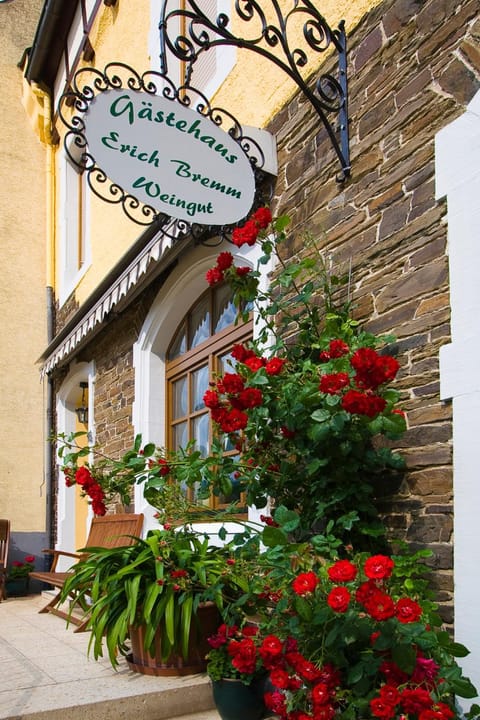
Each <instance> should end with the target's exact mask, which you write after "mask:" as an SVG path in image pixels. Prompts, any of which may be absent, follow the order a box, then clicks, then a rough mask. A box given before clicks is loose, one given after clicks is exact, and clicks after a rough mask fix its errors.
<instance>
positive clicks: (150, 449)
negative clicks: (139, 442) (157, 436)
mask: <svg viewBox="0 0 480 720" xmlns="http://www.w3.org/2000/svg"><path fill="white" fill-rule="evenodd" d="M155 450H156V446H155V445H154V443H148V445H145V447H144V448H143V457H151V456H152V455H153V453H154V452H155Z"/></svg>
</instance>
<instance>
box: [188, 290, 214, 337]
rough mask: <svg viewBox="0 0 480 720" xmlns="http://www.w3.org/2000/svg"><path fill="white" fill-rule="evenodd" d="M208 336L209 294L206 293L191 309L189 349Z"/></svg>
mask: <svg viewBox="0 0 480 720" xmlns="http://www.w3.org/2000/svg"><path fill="white" fill-rule="evenodd" d="M209 337H210V311H209V296H208V295H206V296H205V297H204V298H203V300H201V301H200V302H199V303H198V305H196V307H194V309H193V310H192V314H191V317H190V338H191V341H190V347H189V350H191V349H192V348H194V347H197V345H200V343H202V342H203V341H204V340H207V339H208V338H209Z"/></svg>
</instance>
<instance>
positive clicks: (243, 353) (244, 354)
mask: <svg viewBox="0 0 480 720" xmlns="http://www.w3.org/2000/svg"><path fill="white" fill-rule="evenodd" d="M231 356H232V357H233V358H234V359H235V360H238V362H241V363H243V362H244V360H246V359H247V358H250V357H254V356H255V353H254V352H253V350H249V349H248V348H246V347H245V345H242V344H241V343H237V344H235V345H234V346H233V348H232V351H231Z"/></svg>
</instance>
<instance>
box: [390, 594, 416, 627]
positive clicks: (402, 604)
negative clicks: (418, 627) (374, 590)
mask: <svg viewBox="0 0 480 720" xmlns="http://www.w3.org/2000/svg"><path fill="white" fill-rule="evenodd" d="M421 615H422V608H421V607H420V605H419V604H418V603H417V602H415V600H411V599H410V598H400V600H398V601H397V602H396V604H395V617H396V618H397V620H399V621H400V622H401V623H411V622H417V621H418V620H420V617H421Z"/></svg>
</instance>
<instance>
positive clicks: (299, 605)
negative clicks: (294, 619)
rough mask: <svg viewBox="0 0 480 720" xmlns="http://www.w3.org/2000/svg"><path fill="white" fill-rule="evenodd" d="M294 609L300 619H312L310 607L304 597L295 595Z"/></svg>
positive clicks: (308, 620) (307, 620)
mask: <svg viewBox="0 0 480 720" xmlns="http://www.w3.org/2000/svg"><path fill="white" fill-rule="evenodd" d="M294 603H295V610H296V611H297V613H298V614H299V616H300V617H301V618H302V620H305V621H306V622H310V620H311V619H312V608H311V607H310V605H309V604H308V602H307V601H306V600H305V598H303V597H300V596H297V597H296V598H295V601H294Z"/></svg>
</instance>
